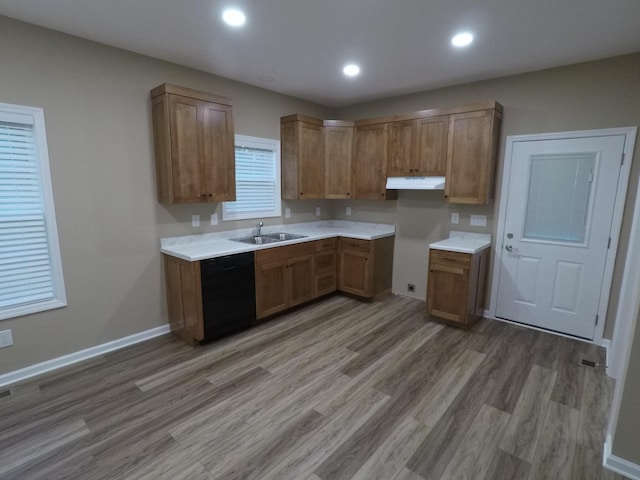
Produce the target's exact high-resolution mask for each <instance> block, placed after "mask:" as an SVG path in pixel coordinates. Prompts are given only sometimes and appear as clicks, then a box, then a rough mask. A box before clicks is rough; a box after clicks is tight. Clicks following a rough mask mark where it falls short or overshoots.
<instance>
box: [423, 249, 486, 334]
mask: <svg viewBox="0 0 640 480" xmlns="http://www.w3.org/2000/svg"><path fill="white" fill-rule="evenodd" d="M488 261H489V249H485V250H482V251H480V252H478V253H476V254H468V253H459V252H449V251H446V250H435V249H431V250H429V275H428V281H427V313H428V314H429V315H431V316H433V317H436V318H439V319H442V320H445V321H447V322H448V323H451V324H454V325H457V326H460V327H464V328H471V327H472V326H473V324H475V323H476V322H477V321H478V320H479V319H480V318H481V317H482V312H483V309H484V295H485V288H486V278H487V264H488Z"/></svg>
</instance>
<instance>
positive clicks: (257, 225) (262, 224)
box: [256, 222, 264, 237]
mask: <svg viewBox="0 0 640 480" xmlns="http://www.w3.org/2000/svg"><path fill="white" fill-rule="evenodd" d="M262 227H264V223H262V222H258V223H257V224H256V237H259V236H260V235H262Z"/></svg>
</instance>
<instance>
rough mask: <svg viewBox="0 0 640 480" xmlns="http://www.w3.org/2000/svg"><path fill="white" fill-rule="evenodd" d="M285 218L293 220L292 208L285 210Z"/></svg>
mask: <svg viewBox="0 0 640 480" xmlns="http://www.w3.org/2000/svg"><path fill="white" fill-rule="evenodd" d="M284 218H291V209H290V208H285V209H284Z"/></svg>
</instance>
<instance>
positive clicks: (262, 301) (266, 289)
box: [256, 261, 289, 319]
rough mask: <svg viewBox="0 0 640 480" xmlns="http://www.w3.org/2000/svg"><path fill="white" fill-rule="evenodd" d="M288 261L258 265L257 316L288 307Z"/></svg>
mask: <svg viewBox="0 0 640 480" xmlns="http://www.w3.org/2000/svg"><path fill="white" fill-rule="evenodd" d="M288 265H289V264H288V262H284V261H282V262H274V263H268V264H264V265H256V316H257V318H259V319H260V318H264V317H268V316H269V315H273V314H274V313H277V312H280V311H282V310H284V309H286V308H287V299H288V295H287V289H288V272H289V268H288Z"/></svg>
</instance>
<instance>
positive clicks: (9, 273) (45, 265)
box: [0, 104, 66, 319]
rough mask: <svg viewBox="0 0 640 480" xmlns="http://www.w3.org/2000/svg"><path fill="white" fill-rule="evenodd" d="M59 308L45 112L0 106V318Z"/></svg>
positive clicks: (60, 293)
mask: <svg viewBox="0 0 640 480" xmlns="http://www.w3.org/2000/svg"><path fill="white" fill-rule="evenodd" d="M64 305H66V296H65V291H64V282H63V280H62V267H61V263H60V250H59V246H58V235H57V229H56V220H55V213H54V208H53V193H52V189H51V180H50V174H49V157H48V153H47V144H46V138H45V126H44V114H43V112H42V109H38V108H31V107H21V106H15V105H6V104H0V319H3V318H12V317H16V316H19V315H26V314H28V313H34V312H38V311H42V310H48V309H51V308H57V307H61V306H64Z"/></svg>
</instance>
